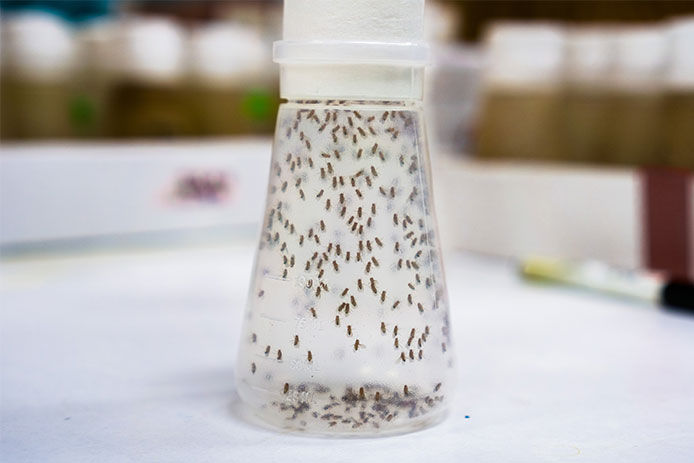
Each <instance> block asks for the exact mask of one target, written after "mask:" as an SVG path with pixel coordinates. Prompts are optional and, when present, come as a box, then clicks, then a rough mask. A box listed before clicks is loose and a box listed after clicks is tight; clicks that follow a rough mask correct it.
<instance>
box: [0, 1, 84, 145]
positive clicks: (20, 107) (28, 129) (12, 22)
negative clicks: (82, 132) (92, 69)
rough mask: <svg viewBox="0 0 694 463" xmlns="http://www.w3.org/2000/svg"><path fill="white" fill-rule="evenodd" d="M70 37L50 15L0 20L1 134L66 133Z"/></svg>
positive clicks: (41, 135) (8, 136) (72, 55)
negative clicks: (0, 56)
mask: <svg viewBox="0 0 694 463" xmlns="http://www.w3.org/2000/svg"><path fill="white" fill-rule="evenodd" d="M74 64H75V41H74V38H73V36H72V33H71V31H70V29H69V26H68V25H67V24H66V23H64V22H63V21H62V20H61V19H60V18H58V17H57V16H55V15H52V14H48V13H41V12H27V13H21V14H18V15H16V16H9V17H8V18H6V19H5V20H4V23H3V25H2V77H1V78H0V81H1V86H2V88H1V91H0V107H1V114H0V127H1V130H0V136H1V137H2V138H3V139H52V138H65V137H69V136H70V135H71V126H70V109H71V108H70V104H71V77H72V72H73V70H74Z"/></svg>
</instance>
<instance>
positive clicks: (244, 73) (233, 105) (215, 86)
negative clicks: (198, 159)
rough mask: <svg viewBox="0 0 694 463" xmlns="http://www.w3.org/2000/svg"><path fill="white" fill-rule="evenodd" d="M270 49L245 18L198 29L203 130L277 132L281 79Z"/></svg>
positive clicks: (195, 42) (197, 100)
mask: <svg viewBox="0 0 694 463" xmlns="http://www.w3.org/2000/svg"><path fill="white" fill-rule="evenodd" d="M269 49H270V47H269V44H267V45H266V43H265V42H264V41H263V38H262V36H261V35H260V33H259V32H258V31H257V30H255V29H252V28H249V27H247V26H242V25H239V24H234V23H214V24H211V25H208V26H204V27H202V28H200V29H198V30H196V31H195V32H194V33H193V36H192V38H191V46H190V52H191V53H190V59H191V61H190V66H191V82H190V89H191V93H190V97H191V104H192V105H193V107H194V110H195V114H196V118H197V119H198V122H199V125H200V130H201V134H203V135H235V134H258V133H262V134H271V133H272V131H273V130H274V127H275V117H276V113H277V108H278V106H279V79H278V75H277V72H276V70H275V68H274V67H273V66H271V65H270V64H271V60H270V59H269ZM268 63H270V64H268Z"/></svg>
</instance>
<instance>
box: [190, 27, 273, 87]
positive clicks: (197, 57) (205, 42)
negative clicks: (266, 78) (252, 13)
mask: <svg viewBox="0 0 694 463" xmlns="http://www.w3.org/2000/svg"><path fill="white" fill-rule="evenodd" d="M268 51H269V50H268V49H267V48H266V47H265V43H264V42H263V38H262V36H261V35H260V33H259V32H258V31H257V30H256V29H253V28H250V27H247V26H243V25H240V24H234V23H221V22H220V23H213V24H210V25H207V26H202V27H201V28H199V29H196V30H195V31H194V32H193V35H192V37H191V41H190V65H191V72H192V74H193V76H194V77H195V78H196V79H197V80H198V81H201V82H204V83H206V84H210V85H215V86H225V85H233V84H234V83H235V82H238V81H239V80H243V79H248V78H250V77H254V76H255V77H257V76H258V75H260V74H262V73H263V70H264V69H265V67H266V66H267V62H268V58H269V53H268Z"/></svg>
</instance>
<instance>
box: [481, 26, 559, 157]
mask: <svg viewBox="0 0 694 463" xmlns="http://www.w3.org/2000/svg"><path fill="white" fill-rule="evenodd" d="M486 40H487V48H488V56H487V59H488V62H487V68H486V72H485V76H484V95H483V102H482V114H481V119H480V127H479V155H480V156H482V157H484V158H513V159H545V160H546V159H557V158H559V157H560V156H561V138H560V129H561V122H560V117H559V116H560V114H561V113H560V110H561V100H560V99H561V81H562V64H563V47H564V36H563V32H562V30H561V28H559V27H557V26H555V25H552V24H498V25H496V26H494V27H493V28H492V29H491V31H490V33H489V34H488V36H487V39H486Z"/></svg>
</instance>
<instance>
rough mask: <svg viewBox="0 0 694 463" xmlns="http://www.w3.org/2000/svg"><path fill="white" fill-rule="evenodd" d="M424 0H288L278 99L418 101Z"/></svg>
mask: <svg viewBox="0 0 694 463" xmlns="http://www.w3.org/2000/svg"><path fill="white" fill-rule="evenodd" d="M428 56H429V48H428V46H427V44H426V43H425V42H424V0H389V1H383V0H334V1H327V0H286V1H285V3H284V35H283V40H281V41H278V42H275V44H274V48H273V58H274V60H275V62H277V63H279V64H280V91H281V94H282V96H283V97H285V98H289V99H293V98H297V99H301V98H349V99H367V100H386V99H421V97H422V91H423V90H422V89H423V69H424V66H425V65H426V63H427V61H428Z"/></svg>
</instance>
